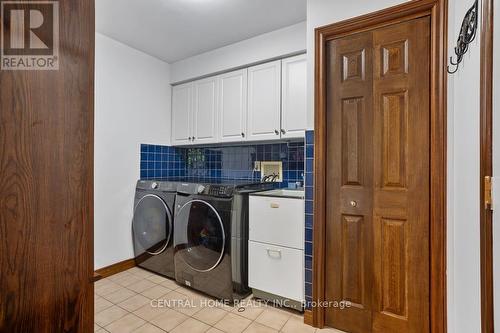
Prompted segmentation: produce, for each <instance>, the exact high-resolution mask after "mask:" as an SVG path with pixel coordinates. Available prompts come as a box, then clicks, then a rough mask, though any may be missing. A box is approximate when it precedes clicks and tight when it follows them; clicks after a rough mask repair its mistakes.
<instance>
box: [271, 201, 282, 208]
mask: <svg viewBox="0 0 500 333" xmlns="http://www.w3.org/2000/svg"><path fill="white" fill-rule="evenodd" d="M271 208H280V204H279V203H275V202H271Z"/></svg>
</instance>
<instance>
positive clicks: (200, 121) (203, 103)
mask: <svg viewBox="0 0 500 333" xmlns="http://www.w3.org/2000/svg"><path fill="white" fill-rule="evenodd" d="M217 87H218V84H217V77H209V78H206V79H202V80H198V81H195V82H194V107H193V115H194V119H193V138H192V142H193V143H194V144H202V143H214V142H216V141H217V120H218V117H217V109H218V105H217V104H218V103H217V102H218V89H217Z"/></svg>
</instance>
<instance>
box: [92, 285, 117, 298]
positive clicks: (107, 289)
mask: <svg viewBox="0 0 500 333" xmlns="http://www.w3.org/2000/svg"><path fill="white" fill-rule="evenodd" d="M98 282H101V281H97V283H98ZM122 288H123V287H122V286H120V285H119V284H117V283H114V282H112V281H107V282H106V283H102V284H100V285H98V286H97V285H96V286H95V289H94V291H95V293H96V294H97V295H99V296H101V297H102V296H106V295H109V294H111V293H113V292H115V291H117V290H120V289H122Z"/></svg>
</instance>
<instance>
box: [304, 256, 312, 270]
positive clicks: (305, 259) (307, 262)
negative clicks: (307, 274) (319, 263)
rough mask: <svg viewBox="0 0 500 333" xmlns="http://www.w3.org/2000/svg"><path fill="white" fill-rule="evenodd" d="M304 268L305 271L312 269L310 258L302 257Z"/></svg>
mask: <svg viewBox="0 0 500 333" xmlns="http://www.w3.org/2000/svg"><path fill="white" fill-rule="evenodd" d="M304 266H305V268H306V269H312V256H305V257H304Z"/></svg>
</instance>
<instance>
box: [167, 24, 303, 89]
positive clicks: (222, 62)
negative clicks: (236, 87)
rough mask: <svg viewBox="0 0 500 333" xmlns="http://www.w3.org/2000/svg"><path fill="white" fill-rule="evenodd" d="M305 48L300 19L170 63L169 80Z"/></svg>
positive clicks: (180, 79) (197, 75)
mask: <svg viewBox="0 0 500 333" xmlns="http://www.w3.org/2000/svg"><path fill="white" fill-rule="evenodd" d="M305 49H306V23H305V22H301V23H297V24H294V25H291V26H289V27H286V28H282V29H279V30H275V31H271V32H268V33H266V34H262V35H259V36H256V37H253V38H250V39H246V40H244V41H241V42H238V43H234V44H231V45H228V46H224V47H221V48H218V49H215V50H212V51H209V52H205V53H202V54H199V55H196V56H193V57H190V58H187V59H183V60H180V61H177V62H174V63H172V65H171V73H172V75H171V82H172V83H177V82H181V81H186V80H190V79H194V78H197V77H200V76H204V75H208V74H213V73H216V72H220V71H226V70H228V69H232V68H237V67H241V66H245V65H248V64H252V63H256V62H262V61H265V60H268V59H272V58H277V57H282V56H285V55H289V54H294V53H298V52H301V51H305Z"/></svg>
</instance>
